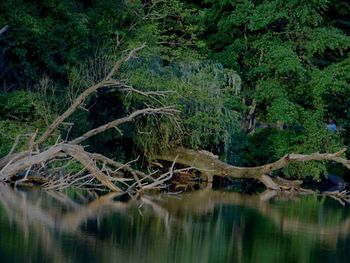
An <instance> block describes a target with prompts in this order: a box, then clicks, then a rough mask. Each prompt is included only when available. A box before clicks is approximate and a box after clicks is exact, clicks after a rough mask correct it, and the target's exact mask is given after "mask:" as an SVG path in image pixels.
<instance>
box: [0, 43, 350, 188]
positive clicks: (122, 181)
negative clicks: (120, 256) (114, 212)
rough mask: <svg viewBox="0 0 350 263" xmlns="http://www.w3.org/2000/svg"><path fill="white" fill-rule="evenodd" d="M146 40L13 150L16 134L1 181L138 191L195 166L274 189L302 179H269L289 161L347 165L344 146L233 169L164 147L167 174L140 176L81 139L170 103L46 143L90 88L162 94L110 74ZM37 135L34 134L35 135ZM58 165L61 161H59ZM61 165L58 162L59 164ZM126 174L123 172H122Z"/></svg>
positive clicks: (165, 110)
mask: <svg viewBox="0 0 350 263" xmlns="http://www.w3.org/2000/svg"><path fill="white" fill-rule="evenodd" d="M144 47H145V44H143V45H141V46H139V47H137V48H135V49H133V50H131V51H130V52H129V53H127V54H126V55H125V56H124V57H122V58H120V59H119V60H118V61H117V62H116V63H115V64H114V66H113V67H112V69H111V70H110V72H109V73H108V74H107V75H106V76H105V78H104V79H102V80H101V81H100V82H98V83H96V84H94V85H92V86H91V87H89V88H87V89H86V90H85V91H84V92H82V93H81V94H80V95H79V96H78V97H77V98H76V99H75V100H74V101H73V102H72V104H71V106H70V107H69V108H68V109H67V110H66V111H65V112H64V113H63V114H61V115H60V116H58V117H57V118H56V119H55V120H54V121H53V122H52V123H51V125H49V127H48V128H47V129H46V130H45V131H44V132H43V133H42V134H41V135H40V136H38V132H37V131H36V132H34V133H33V134H31V135H29V136H27V137H28V147H27V149H26V150H22V151H16V149H17V148H18V147H17V146H18V143H19V138H16V140H15V142H14V144H13V147H12V149H11V150H10V151H9V153H8V154H7V155H6V156H5V157H3V158H1V159H0V181H4V182H15V184H17V185H18V184H26V183H27V184H28V183H31V182H32V181H35V182H40V183H42V184H43V185H44V186H45V187H46V188H50V189H62V188H64V187H69V186H76V187H90V188H97V189H102V188H104V189H106V188H107V189H109V190H110V191H129V192H130V191H131V192H139V191H143V190H147V189H154V188H160V187H164V186H165V184H166V183H167V181H168V180H169V179H171V178H172V175H173V174H174V173H179V172H183V171H187V170H189V169H195V170H197V171H199V172H200V173H201V174H202V177H203V178H204V179H205V180H206V181H207V182H209V183H210V182H211V181H212V178H213V176H214V175H216V176H227V177H233V178H242V179H256V180H259V181H260V182H262V183H264V184H265V185H266V187H267V188H269V189H273V190H290V189H299V190H300V189H302V188H301V187H300V185H301V183H302V182H301V181H289V180H285V179H282V178H271V177H270V176H269V175H270V174H271V173H272V172H273V171H276V170H279V169H281V168H283V167H285V166H287V165H289V164H291V163H295V162H307V161H333V162H337V163H340V164H342V165H344V166H345V167H346V168H348V169H350V162H349V160H347V159H345V158H343V157H341V156H342V155H343V154H344V152H345V151H346V149H345V148H344V149H341V150H340V151H338V152H336V153H313V154H309V155H303V154H294V153H291V154H287V155H285V156H283V157H282V158H281V159H279V160H277V161H275V162H273V163H270V164H266V165H262V166H258V167H236V166H232V165H229V164H227V163H225V162H222V161H220V160H219V159H218V158H217V157H216V156H214V155H213V154H212V153H210V152H206V151H195V150H190V149H185V148H177V149H168V150H165V151H163V152H161V153H160V154H158V156H157V157H156V159H158V160H163V161H169V162H172V165H171V166H170V169H169V171H168V172H165V173H164V174H162V175H156V176H155V174H145V173H143V172H141V171H137V170H135V169H133V168H132V167H131V166H130V164H123V163H119V162H116V161H114V160H112V159H110V158H107V157H106V156H103V155H101V154H96V153H90V152H88V151H86V150H85V149H84V147H83V144H82V143H83V142H84V141H86V140H87V139H88V138H90V137H92V136H95V135H97V134H100V133H102V132H104V131H106V130H108V129H111V128H117V127H118V126H120V125H122V124H124V123H128V122H132V121H134V120H135V119H136V118H138V117H141V116H144V115H146V114H153V115H163V116H164V115H166V116H168V117H169V118H173V119H174V118H176V116H175V115H176V114H177V113H178V111H177V110H176V109H174V108H172V107H164V106H162V107H159V108H152V107H145V108H143V109H139V110H136V111H134V112H132V113H130V114H129V115H128V116H125V117H122V118H119V119H115V120H112V121H110V122H108V123H106V124H103V125H101V126H100V127H97V128H94V129H91V130H90V131H87V132H86V133H84V134H83V135H81V136H79V137H77V138H74V139H71V140H62V139H61V138H59V139H57V141H56V143H55V144H53V145H52V144H51V145H49V146H48V140H49V139H50V137H52V136H53V135H54V134H55V132H56V131H57V129H59V127H60V126H61V125H62V124H63V123H64V121H65V120H66V119H67V118H68V117H70V116H71V115H72V114H73V113H74V112H75V111H76V109H77V108H78V107H79V106H81V104H82V103H83V102H84V101H85V100H86V99H87V98H88V97H89V96H90V95H91V94H93V93H94V92H96V91H97V90H98V89H100V88H113V89H116V90H119V91H120V92H125V91H127V92H136V93H138V94H140V95H142V96H149V97H151V98H154V97H155V96H164V95H165V94H164V92H159V91H150V92H145V91H140V90H137V89H135V88H133V87H131V86H129V85H127V84H126V83H125V82H124V81H121V80H117V79H115V78H114V76H115V75H116V72H117V71H118V70H119V68H120V66H121V65H122V64H123V63H126V62H127V61H129V60H130V59H131V58H132V57H134V56H135V54H136V53H137V52H138V51H139V50H141V49H143V48H144ZM37 137H38V138H37ZM72 160H75V161H76V162H79V163H80V164H81V166H82V167H83V168H82V170H81V171H79V172H77V173H74V174H65V173H63V174H62V173H61V171H60V168H61V167H60V166H58V167H57V166H55V165H52V164H54V163H55V161H61V163H62V162H64V163H69V162H70V161H72ZM175 163H179V164H182V165H185V166H187V167H190V168H184V169H179V170H176V169H174V164H175ZM61 165H62V164H61ZM64 165H65V164H63V166H64ZM125 174H127V175H128V176H125Z"/></svg>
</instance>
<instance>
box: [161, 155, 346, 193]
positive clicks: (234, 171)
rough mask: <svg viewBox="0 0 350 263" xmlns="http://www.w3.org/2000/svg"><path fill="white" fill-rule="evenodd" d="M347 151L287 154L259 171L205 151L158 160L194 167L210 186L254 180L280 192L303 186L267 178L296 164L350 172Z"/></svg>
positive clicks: (169, 156)
mask: <svg viewBox="0 0 350 263" xmlns="http://www.w3.org/2000/svg"><path fill="white" fill-rule="evenodd" d="M345 151H346V148H343V149H341V150H339V151H338V152H335V153H312V154H294V153H292V154H287V155H285V156H283V157H282V158H281V159H279V160H277V161H275V162H273V163H269V164H265V165H262V166H257V167H238V166H233V165H230V164H227V163H225V162H222V161H220V160H219V159H218V158H216V157H215V156H214V155H213V154H211V153H208V152H206V151H195V150H190V149H185V148H177V149H171V150H168V151H165V152H163V153H161V154H159V155H158V156H156V159H158V160H164V161H170V162H171V161H173V160H174V159H175V157H176V156H178V158H177V161H176V162H177V163H179V164H183V165H187V166H194V167H196V169H198V170H199V171H202V173H203V174H204V175H206V176H207V180H208V181H209V182H211V181H212V177H213V176H214V175H216V176H227V177H233V178H243V179H244V178H245V179H248V178H253V179H257V180H259V181H261V182H262V183H264V184H265V185H266V187H268V188H270V189H274V190H279V189H281V188H283V187H287V186H286V184H288V183H289V184H290V185H289V186H288V187H289V188H291V187H294V188H297V187H298V186H300V184H301V182H300V181H294V182H292V183H291V182H290V181H288V180H283V181H282V179H279V180H272V179H271V178H270V177H268V176H267V174H270V173H271V172H273V171H276V170H279V169H282V168H283V167H285V166H288V165H290V164H291V163H297V162H308V161H334V162H336V163H339V164H342V165H344V166H345V167H346V168H348V169H350V161H349V160H347V159H345V158H343V157H341V155H342V154H343V153H344V152H345ZM287 182H288V183H287Z"/></svg>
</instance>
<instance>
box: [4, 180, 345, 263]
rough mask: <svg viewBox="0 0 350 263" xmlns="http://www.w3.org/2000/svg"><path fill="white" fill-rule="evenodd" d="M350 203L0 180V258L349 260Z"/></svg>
mask: <svg viewBox="0 0 350 263" xmlns="http://www.w3.org/2000/svg"><path fill="white" fill-rule="evenodd" d="M349 256H350V209H349V208H348V207H343V206H342V205H341V204H340V203H339V202H337V201H336V200H333V199H331V198H326V197H319V196H303V197H298V196H295V197H291V196H288V197H286V196H280V197H278V196H274V197H273V196H272V195H271V192H265V193H262V194H255V195H244V194H240V193H235V192H227V191H226V192H224V191H213V190H209V189H205V190H199V191H197V192H192V193H186V194H182V195H178V196H169V195H146V196H143V197H142V198H140V199H128V198H125V196H118V194H114V193H110V194H107V195H104V196H100V197H99V196H97V195H96V194H95V193H92V192H91V193H86V192H74V191H72V190H69V191H66V192H43V191H40V190H37V191H23V190H22V191H20V190H13V189H12V188H10V187H8V186H5V185H0V262H349V260H348V258H349Z"/></svg>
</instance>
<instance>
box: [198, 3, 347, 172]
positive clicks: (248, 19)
mask: <svg viewBox="0 0 350 263" xmlns="http://www.w3.org/2000/svg"><path fill="white" fill-rule="evenodd" d="M203 2H204V3H205V13H206V15H205V16H204V19H203V20H202V25H203V26H204V27H205V31H204V33H203V36H202V37H203V39H204V38H206V39H207V40H206V43H207V46H208V50H209V51H210V57H211V58H212V59H214V60H216V61H218V62H220V63H222V64H223V65H224V66H226V67H230V68H232V69H235V70H236V71H237V72H238V73H239V74H240V76H241V77H242V81H243V84H242V92H243V94H244V95H243V96H244V97H245V98H246V101H249V100H253V101H256V105H257V106H256V116H257V118H258V121H259V122H265V123H266V122H267V123H280V124H285V126H289V127H291V129H289V130H288V131H283V132H281V131H276V132H275V131H272V132H271V134H269V135H268V134H266V133H265V136H266V135H268V137H271V140H270V142H271V143H272V144H273V145H272V146H271V148H272V152H269V153H272V154H273V156H274V158H277V156H281V155H283V154H284V153H286V152H290V151H298V152H305V153H310V152H313V151H317V150H322V151H329V150H332V149H334V146H335V145H339V144H341V140H340V138H339V137H338V138H337V136H334V134H333V135H332V134H329V133H327V131H326V129H325V128H324V127H325V123H326V121H327V119H328V118H334V119H337V118H339V117H340V116H339V113H338V112H339V109H340V108H338V107H342V106H340V105H339V98H341V96H342V92H345V90H346V91H348V90H349V86H348V85H349V79H348V76H345V75H342V73H341V72H343V69H344V68H346V67H348V65H349V61H348V54H349V53H348V51H349V47H350V37H349V36H348V35H347V31H346V28H345V27H344V26H341V24H340V23H339V20H337V18H335V17H332V15H331V10H337V12H343V15H344V12H345V13H346V12H348V11H349V9H348V5H347V4H345V3H343V1H331V2H330V1H309V2H308V4H305V3H304V2H302V1H298V0H289V1H279V0H274V1H250V0H240V1H211V0H207V1H203ZM341 4H343V6H344V5H345V6H346V7H347V9H346V8H345V9H344V7H341V8H342V9H341V8H340V6H342V5H341ZM343 19H344V16H343ZM340 20H341V19H340ZM342 21H344V20H342ZM331 72H332V73H331ZM344 72H345V71H344ZM326 87H327V88H326ZM326 90H328V91H326ZM337 100H338V101H337ZM335 104H336V105H335ZM345 118H346V117H345V116H342V117H340V118H339V122H344V120H345ZM298 127H300V128H298ZM256 133H257V134H256V135H253V137H252V138H254V136H257V135H258V133H259V132H258V131H256ZM270 156H271V155H270ZM260 160H261V161H262V162H265V161H266V158H264V157H263V156H261V157H260ZM294 168H295V167H294ZM303 170H304V171H303ZM321 171H324V167H322V166H315V165H312V166H310V167H308V169H306V170H305V169H303V168H301V167H298V168H297V169H295V170H294V171H292V170H289V171H286V172H287V173H290V174H294V175H295V174H296V172H297V173H298V174H299V175H300V174H309V175H310V174H312V175H313V176H315V177H317V176H318V175H319V173H320V172H321ZM310 172H311V173H310Z"/></svg>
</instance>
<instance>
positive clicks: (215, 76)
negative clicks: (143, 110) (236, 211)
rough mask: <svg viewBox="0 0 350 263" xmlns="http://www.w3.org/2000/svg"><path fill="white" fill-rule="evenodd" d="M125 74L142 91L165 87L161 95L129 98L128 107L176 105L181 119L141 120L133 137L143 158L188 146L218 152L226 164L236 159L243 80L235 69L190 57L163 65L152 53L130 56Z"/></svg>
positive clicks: (126, 103) (235, 161) (239, 140)
mask: <svg viewBox="0 0 350 263" xmlns="http://www.w3.org/2000/svg"><path fill="white" fill-rule="evenodd" d="M123 75H124V77H125V78H127V79H128V80H130V82H131V84H132V85H133V86H134V87H135V88H138V89H141V90H159V91H166V96H165V97H163V98H157V99H152V98H147V99H145V98H144V97H140V96H137V95H133V96H129V97H127V99H126V100H125V102H124V103H125V105H126V106H127V107H128V108H129V110H132V109H134V108H135V107H139V106H140V105H141V104H147V105H154V104H159V103H160V104H163V105H170V106H174V107H176V108H177V109H178V110H179V111H180V114H179V116H178V117H179V118H178V119H175V120H174V119H173V118H168V117H166V116H163V117H161V118H154V117H153V116H147V117H146V118H142V119H141V118H140V119H139V120H138V121H137V123H136V125H135V127H136V129H135V135H134V136H135V141H136V144H137V145H138V146H139V147H141V148H142V149H143V151H144V153H145V155H146V156H152V155H153V154H154V153H155V152H157V151H159V150H162V149H164V148H167V147H173V146H180V145H182V146H186V147H191V148H194V149H206V150H210V151H212V152H214V153H220V154H221V157H222V158H223V159H224V160H225V161H228V162H232V163H238V162H239V150H240V149H241V148H242V140H241V138H240V136H241V135H240V119H241V112H242V108H241V103H240V90H241V79H240V77H239V76H238V75H237V74H236V72H235V71H233V70H228V69H225V68H224V67H223V66H222V65H221V64H218V63H214V62H212V61H201V60H194V61H190V62H176V63H171V64H168V65H166V64H165V63H164V62H163V61H162V60H161V59H159V58H155V57H149V58H139V59H136V60H133V61H132V62H131V63H130V64H129V65H128V66H127V68H125V70H124V73H123Z"/></svg>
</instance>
